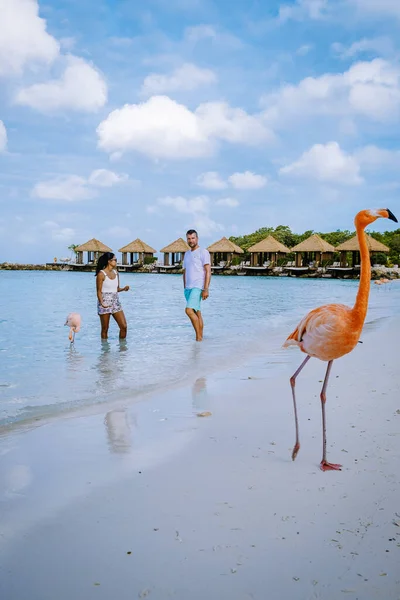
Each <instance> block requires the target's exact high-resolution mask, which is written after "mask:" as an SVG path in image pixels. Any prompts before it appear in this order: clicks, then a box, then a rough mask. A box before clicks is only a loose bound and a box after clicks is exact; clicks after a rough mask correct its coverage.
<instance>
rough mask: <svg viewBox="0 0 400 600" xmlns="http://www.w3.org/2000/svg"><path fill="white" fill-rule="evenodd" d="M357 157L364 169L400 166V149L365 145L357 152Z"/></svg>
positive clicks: (395, 167)
mask: <svg viewBox="0 0 400 600" xmlns="http://www.w3.org/2000/svg"><path fill="white" fill-rule="evenodd" d="M354 156H355V158H356V159H357V161H358V162H359V163H360V165H361V166H362V168H363V169H368V170H379V169H381V168H382V167H383V168H385V169H395V170H397V169H398V168H399V167H400V150H386V149H385V148H378V147H377V146H365V147H364V148H361V149H360V150H358V151H357V152H356V153H355V155H354Z"/></svg>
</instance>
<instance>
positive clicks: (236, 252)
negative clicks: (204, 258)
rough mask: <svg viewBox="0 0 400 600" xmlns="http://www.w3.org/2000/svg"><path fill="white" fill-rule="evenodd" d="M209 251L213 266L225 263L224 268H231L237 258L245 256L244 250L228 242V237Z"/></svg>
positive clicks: (213, 245) (212, 246)
mask: <svg viewBox="0 0 400 600" xmlns="http://www.w3.org/2000/svg"><path fill="white" fill-rule="evenodd" d="M207 250H208V251H209V253H210V255H211V266H214V267H217V266H221V265H220V264H219V263H221V262H224V263H225V265H223V266H224V267H229V266H230V265H231V264H232V260H233V258H234V257H236V256H238V257H239V256H240V255H241V254H243V250H242V248H239V246H237V245H236V244H234V243H233V242H231V240H228V239H227V238H226V237H223V238H221V239H220V240H218V242H215V243H214V244H211V246H208V248H207Z"/></svg>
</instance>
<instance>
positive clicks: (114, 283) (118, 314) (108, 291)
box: [96, 252, 129, 340]
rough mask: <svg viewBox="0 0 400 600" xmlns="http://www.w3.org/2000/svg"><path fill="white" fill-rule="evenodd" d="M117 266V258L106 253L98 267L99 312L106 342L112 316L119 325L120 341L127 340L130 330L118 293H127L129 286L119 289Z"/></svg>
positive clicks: (101, 257) (102, 334)
mask: <svg viewBox="0 0 400 600" xmlns="http://www.w3.org/2000/svg"><path fill="white" fill-rule="evenodd" d="M116 266H117V258H116V256H115V254H113V253H112V252H105V253H104V254H103V255H102V256H100V258H99V260H98V261H97V266H96V288H97V300H98V302H97V312H98V313H99V317H100V322H101V339H102V340H106V339H107V337H108V327H109V325H110V316H111V315H112V316H113V317H114V319H115V320H116V322H117V324H118V327H119V337H120V339H124V338H126V333H127V330H128V326H127V324H126V319H125V315H124V311H123V310H122V306H121V303H120V301H119V297H118V292H127V291H128V290H129V285H126V286H125V287H123V288H121V287H119V275H118V272H117V270H116Z"/></svg>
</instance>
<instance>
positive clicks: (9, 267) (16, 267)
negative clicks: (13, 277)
mask: <svg viewBox="0 0 400 600" xmlns="http://www.w3.org/2000/svg"><path fill="white" fill-rule="evenodd" d="M0 270H2V271H62V270H63V266H62V265H28V264H20V263H9V262H4V263H0Z"/></svg>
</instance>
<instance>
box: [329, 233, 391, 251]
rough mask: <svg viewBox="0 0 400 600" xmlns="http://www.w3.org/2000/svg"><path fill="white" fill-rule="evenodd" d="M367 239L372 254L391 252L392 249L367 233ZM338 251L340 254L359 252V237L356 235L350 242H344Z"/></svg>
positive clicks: (338, 247)
mask: <svg viewBox="0 0 400 600" xmlns="http://www.w3.org/2000/svg"><path fill="white" fill-rule="evenodd" d="M365 237H366V239H367V245H368V249H369V251H370V252H390V248H388V247H387V246H385V244H382V242H379V241H378V240H376V239H375V238H373V237H372V236H370V235H368V234H367V233H366V234H365ZM336 250H337V251H339V252H357V251H358V252H359V251H360V245H359V243H358V239H357V236H356V235H355V236H354V237H352V238H351V239H350V240H347V242H343V244H340V245H339V246H337V248H336Z"/></svg>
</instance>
